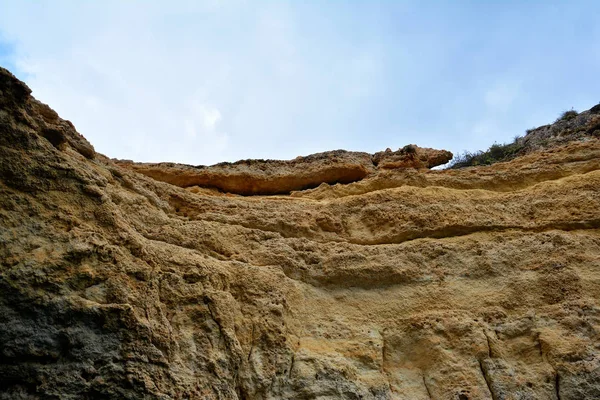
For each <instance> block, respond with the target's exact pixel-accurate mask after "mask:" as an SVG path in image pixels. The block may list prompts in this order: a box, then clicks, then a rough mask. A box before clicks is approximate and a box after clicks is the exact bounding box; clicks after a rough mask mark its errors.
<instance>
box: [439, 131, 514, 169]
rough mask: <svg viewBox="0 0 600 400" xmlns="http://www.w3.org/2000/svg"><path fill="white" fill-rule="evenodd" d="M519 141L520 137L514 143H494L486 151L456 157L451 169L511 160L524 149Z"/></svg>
mask: <svg viewBox="0 0 600 400" xmlns="http://www.w3.org/2000/svg"><path fill="white" fill-rule="evenodd" d="M519 139H520V137H519V136H517V137H515V141H514V142H512V143H504V144H499V143H494V144H493V145H491V146H490V148H489V149H487V150H486V151H476V152H469V151H465V152H463V153H461V154H458V155H456V156H455V157H454V159H453V160H452V161H451V164H450V167H449V168H453V169H456V168H463V167H471V166H476V165H490V164H494V163H496V162H499V161H506V160H510V159H512V158H514V157H516V156H517V154H518V153H519V151H521V150H522V149H523V148H524V145H523V144H520V143H519V142H518V140H519Z"/></svg>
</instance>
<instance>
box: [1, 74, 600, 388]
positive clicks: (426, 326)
mask: <svg viewBox="0 0 600 400" xmlns="http://www.w3.org/2000/svg"><path fill="white" fill-rule="evenodd" d="M0 107H1V108H0V399H34V398H41V399H47V398H48V399H51V398H56V399H58V398H60V399H81V398H83V399H86V398H89V399H93V398H114V399H138V398H147V399H461V400H465V399H493V400H498V399H559V400H565V399H593V398H600V352H599V348H598V347H599V343H600V340H599V337H598V332H599V329H600V211H599V210H600V190H599V188H600V162H599V160H600V140H598V139H597V138H596V137H595V136H593V135H589V136H582V137H577V138H576V140H572V141H567V142H565V143H561V144H560V145H557V146H555V147H553V148H552V149H551V150H547V149H539V150H538V151H534V152H531V153H529V154H528V155H526V156H523V157H519V158H517V159H515V160H512V161H510V162H506V163H498V164H494V165H492V166H489V167H474V168H465V169H459V170H439V171H435V170H429V169H427V168H423V167H427V166H431V164H430V161H428V158H427V157H424V158H421V157H413V161H414V160H415V159H418V160H419V163H417V164H414V163H413V164H410V163H409V164H408V165H407V164H406V162H407V160H408V159H409V154H413V155H414V154H415V153H416V154H419V150H418V149H416V152H413V150H415V149H414V148H412V147H411V148H405V149H404V150H401V151H400V152H387V153H385V152H384V154H379V156H378V155H373V156H370V155H367V154H361V153H345V152H342V153H340V152H334V153H330V154H327V155H317V156H312V157H310V156H309V157H306V158H304V159H299V160H296V162H294V161H291V162H270V161H267V162H241V163H234V164H227V165H224V166H223V165H221V166H213V167H207V168H193V167H183V166H177V165H168V168H164V167H163V166H162V165H160V166H153V167H149V168H148V169H147V170H145V172H144V171H143V168H145V167H140V165H143V164H128V165H127V164H123V163H122V162H119V163H116V162H114V161H112V160H110V159H108V158H107V157H105V156H103V155H101V154H97V153H94V151H93V147H92V146H91V145H89V143H87V141H85V139H84V138H83V137H82V136H80V135H79V134H78V133H77V132H76V131H75V129H74V128H73V126H72V125H71V124H70V123H68V122H67V121H64V120H62V119H60V118H59V117H58V116H56V114H55V113H53V112H52V111H51V110H50V109H49V108H48V107H47V106H45V105H42V104H41V103H39V102H37V101H36V100H34V99H33V98H32V97H30V95H29V90H28V89H27V87H26V86H25V85H24V84H23V83H21V82H19V81H18V80H16V78H14V77H13V76H12V75H10V74H9V73H8V72H7V71H5V70H0ZM405 157H406V158H405ZM436 157H437V156H436ZM333 159H335V160H337V161H335V162H334V161H332V160H333ZM369 162H370V164H369ZM435 162H437V161H435ZM305 164H306V165H305ZM334 166H339V167H340V169H339V171H342V170H343V171H348V169H347V168H348V166H355V167H353V168H355V169H356V171H358V172H360V173H361V174H363V173H364V175H363V176H361V177H359V178H354V177H353V178H352V179H348V181H352V183H342V182H344V179H343V177H345V176H347V175H344V174H341V176H342V177H340V176H337V177H336V178H335V179H333V180H332V181H331V183H333V182H338V183H337V184H332V185H330V184H328V183H327V182H328V179H329V178H327V180H323V181H322V182H320V183H319V182H318V180H317V181H310V182H309V183H306V181H303V180H302V179H312V178H311V177H312V176H313V175H311V174H309V173H307V174H305V175H302V173H301V171H302V169H303V168H305V169H306V170H309V171H312V172H313V173H314V174H316V175H318V173H319V171H320V170H321V169H320V168H321V167H322V168H324V169H325V170H327V168H330V167H331V168H330V169H331V170H336V169H335V168H334ZM262 167H264V168H265V170H266V171H267V172H265V174H264V175H261V174H260V173H255V171H259V170H260V171H262V169H261V168H262ZM360 167H364V169H365V171H364V172H361V171H362V170H361V169H360ZM406 167H408V168H406ZM415 167H416V168H415ZM153 168H154V169H153ZM171 168H172V169H173V171H175V172H177V171H180V170H181V171H183V172H182V175H183V176H184V177H187V178H189V179H190V180H189V181H186V180H185V179H183V180H182V181H181V182H172V183H173V184H171V183H167V182H161V181H160V180H161V178H160V177H157V178H158V180H156V179H153V178H152V177H151V176H152V174H151V173H148V171H149V170H154V171H162V170H169V171H171V170H170V169H171ZM219 168H220V169H219ZM278 168H282V171H281V172H278ZM140 169H142V170H140ZM211 169H212V172H211V173H212V174H214V178H212V179H213V181H212V182H213V183H202V182H200V183H199V182H198V181H195V180H194V179H199V178H198V176H201V175H202V171H204V170H207V171H211ZM194 170H198V171H194ZM222 171H225V172H222ZM328 171H329V172H327V174H325V175H324V176H327V177H331V176H332V174H331V171H330V170H328ZM139 172H142V173H139ZM175 172H172V171H171V172H165V175H164V176H163V179H162V180H165V181H168V179H167V178H164V177H165V176H171V177H172V178H169V179H175V177H176V176H177V175H178V173H175ZM245 173H247V174H248V175H249V176H254V177H255V178H254V179H255V180H254V181H253V183H252V184H251V185H249V186H244V185H245V183H244V182H243V180H241V178H239V177H241V176H244V174H245ZM218 174H222V176H221V178H219V179H222V180H227V179H229V178H231V179H233V181H235V183H231V184H230V185H231V187H229V188H228V187H225V186H223V187H218V186H216V184H214V182H216V181H217V180H218V179H217V178H216V176H218ZM296 174H300V177H301V178H298V180H297V181H295V182H294V183H293V184H290V185H289V186H287V187H286V189H285V190H282V191H281V193H287V192H289V191H291V192H292V193H291V194H290V195H288V194H285V195H284V194H280V195H274V196H226V195H223V194H221V193H218V192H216V191H213V190H208V189H205V188H210V187H212V188H214V187H217V188H219V189H220V190H222V191H227V192H231V193H238V194H252V193H263V194H264V193H268V194H274V193H278V192H279V191H278V190H276V184H275V183H276V182H285V177H293V176H295V175H296ZM358 175H360V174H358ZM234 177H238V178H237V179H238V181H236V180H235V179H236V178H234ZM263 177H268V178H265V179H264V180H261V179H263ZM258 182H262V183H260V184H259V183H258ZM299 182H304V183H302V184H299ZM267 183H268V184H267ZM226 184H227V183H224V184H223V185H226ZM190 185H191V186H190ZM196 185H200V186H204V188H197V187H196ZM252 185H254V186H252ZM260 185H263V186H260ZM269 185H270V186H269ZM298 185H300V186H298ZM188 186H190V187H189V188H187V189H186V188H185V187H188ZM307 186H308V187H312V189H309V190H300V189H303V188H305V187H307ZM194 187H195V188H196V189H195V190H192V189H193V188H194ZM257 187H261V189H260V190H259V189H256V188H257ZM265 188H268V189H265Z"/></svg>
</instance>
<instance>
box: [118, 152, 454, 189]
mask: <svg viewBox="0 0 600 400" xmlns="http://www.w3.org/2000/svg"><path fill="white" fill-rule="evenodd" d="M451 159H452V153H450V152H449V151H445V150H435V149H424V148H421V147H418V146H415V145H409V146H406V147H404V148H402V149H400V150H398V151H391V150H390V149H388V150H386V151H385V152H379V153H376V154H374V155H371V154H368V153H359V152H351V151H344V150H336V151H329V152H325V153H318V154H312V155H310V156H308V157H297V158H296V159H294V160H290V161H279V160H243V161H238V162H235V163H221V164H217V165H213V166H210V167H206V166H203V165H201V166H197V167H193V166H191V165H184V164H173V163H158V164H152V163H133V162H131V161H122V160H113V161H115V162H116V164H117V165H119V166H121V167H125V168H129V169H133V170H134V171H136V172H139V173H141V174H144V175H146V176H149V177H151V178H154V179H156V180H159V181H162V182H167V183H170V184H172V185H176V186H179V187H183V188H186V187H193V186H200V187H204V188H214V189H219V190H222V191H224V192H227V193H234V194H241V195H255V194H263V195H268V194H288V193H290V192H291V191H295V190H303V189H309V188H315V187H317V186H319V185H321V184H323V183H327V184H336V183H352V182H357V181H359V180H361V179H363V178H365V177H366V176H368V175H372V174H373V173H375V172H376V171H377V170H378V169H380V168H382V169H395V168H431V167H435V166H437V165H442V164H445V163H447V162H448V161H450V160H451Z"/></svg>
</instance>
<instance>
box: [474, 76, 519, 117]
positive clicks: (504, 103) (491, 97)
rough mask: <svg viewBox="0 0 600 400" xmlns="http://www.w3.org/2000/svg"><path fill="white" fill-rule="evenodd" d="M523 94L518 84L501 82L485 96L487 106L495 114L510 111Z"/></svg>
mask: <svg viewBox="0 0 600 400" xmlns="http://www.w3.org/2000/svg"><path fill="white" fill-rule="evenodd" d="M520 93H521V85H520V84H519V83H518V82H510V81H504V82H499V83H497V84H496V85H495V86H493V87H492V88H491V89H489V90H487V91H486V92H485V94H484V97H483V98H484V101H485V104H486V105H487V107H488V108H489V109H491V110H492V111H495V112H505V111H508V110H509V109H510V107H511V106H512V105H513V103H514V102H515V100H517V98H518V96H519V95H520Z"/></svg>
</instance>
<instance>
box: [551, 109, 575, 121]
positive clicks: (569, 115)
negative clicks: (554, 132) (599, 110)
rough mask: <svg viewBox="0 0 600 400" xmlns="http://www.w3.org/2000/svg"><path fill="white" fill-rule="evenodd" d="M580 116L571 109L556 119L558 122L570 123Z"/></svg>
mask: <svg viewBox="0 0 600 400" xmlns="http://www.w3.org/2000/svg"><path fill="white" fill-rule="evenodd" d="M578 115H579V113H578V112H577V111H575V110H573V109H572V108H571V109H570V110H568V111H564V112H563V113H562V114H560V117H558V118H557V119H556V122H559V121H570V120H572V119H573V118H575V117H576V116H578Z"/></svg>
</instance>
